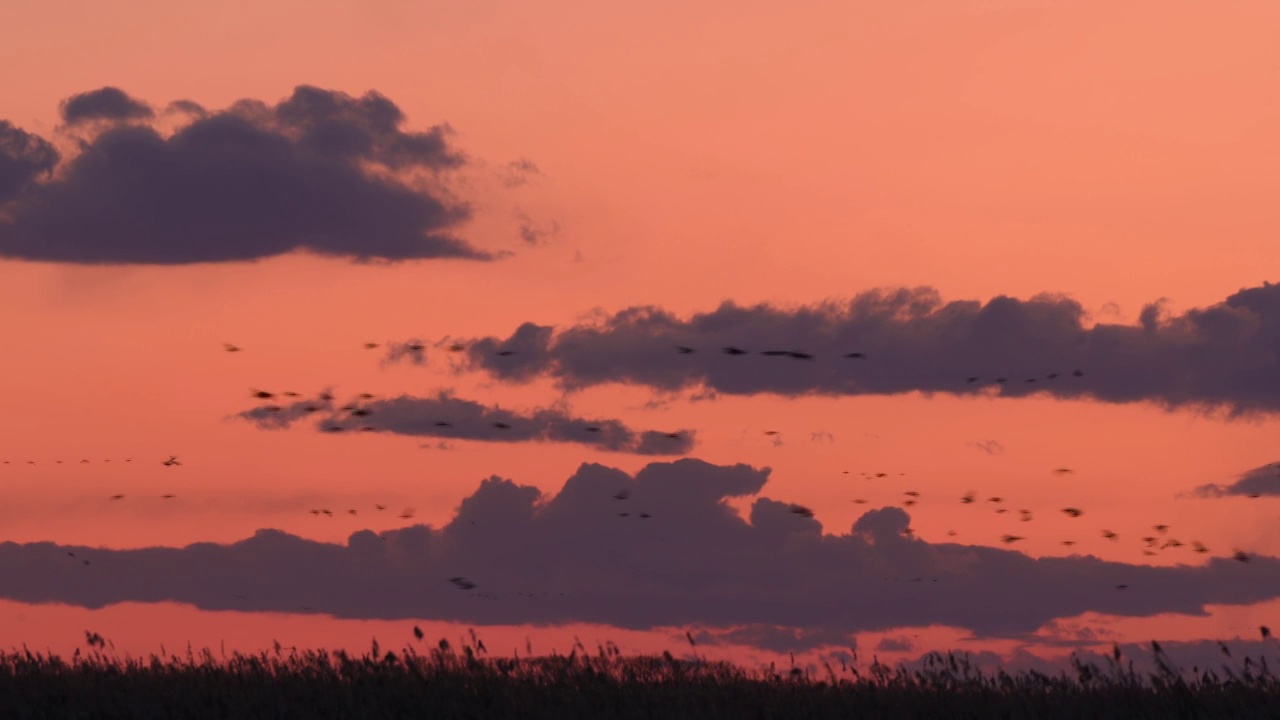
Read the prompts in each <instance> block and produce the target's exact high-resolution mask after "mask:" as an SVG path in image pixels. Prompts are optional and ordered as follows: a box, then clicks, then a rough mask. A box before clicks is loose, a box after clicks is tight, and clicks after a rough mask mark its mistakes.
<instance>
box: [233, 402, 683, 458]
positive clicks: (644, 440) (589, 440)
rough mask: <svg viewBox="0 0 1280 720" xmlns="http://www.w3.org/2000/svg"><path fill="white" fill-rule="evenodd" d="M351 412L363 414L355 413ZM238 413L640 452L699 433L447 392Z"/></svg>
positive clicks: (258, 418) (663, 450) (668, 449)
mask: <svg viewBox="0 0 1280 720" xmlns="http://www.w3.org/2000/svg"><path fill="white" fill-rule="evenodd" d="M343 408H350V409H343ZM352 411H355V412H356V413H360V414H354V415H353V414H352ZM239 417H241V418H243V419H245V420H249V421H252V422H254V423H256V424H257V425H258V426H259V427H263V428H269V429H277V428H286V427H289V426H290V425H292V424H293V423H295V422H297V421H299V420H302V419H304V418H308V417H314V418H315V419H316V421H317V422H316V427H317V429H320V430H331V429H333V428H341V429H342V431H361V430H363V429H364V428H370V429H371V430H376V431H382V432H390V433H395V434H397V435H412V436H417V437H438V438H446V439H453V440H479V441H482V442H573V443H579V444H581V445H587V446H589V447H594V448H597V449H599V450H606V451H609V452H625V453H635V454H637V455H685V454H687V453H689V452H690V451H691V450H693V447H694V443H695V436H696V432H695V431H693V430H688V429H680V430H646V431H643V432H640V431H636V430H632V429H630V428H628V427H627V426H626V425H625V424H624V423H622V422H621V421H619V420H613V419H603V420H602V419H586V418H579V417H574V416H572V415H570V414H569V413H567V412H565V411H563V410H557V409H540V410H535V411H533V412H531V413H519V412H515V411H513V410H504V409H502V408H500V407H490V406H487V405H483V404H481V403H478V402H475V401H473V400H465V399H462V398H457V397H453V396H451V395H450V394H449V393H446V392H441V393H439V394H438V395H436V396H435V397H431V398H415V397H410V396H407V395H402V396H400V397H397V398H389V399H384V400H363V401H362V400H356V401H353V402H352V403H349V404H346V405H344V406H343V407H337V406H335V405H334V404H333V403H331V402H329V401H324V400H302V401H298V402H295V403H291V404H289V405H283V406H281V405H267V406H259V407H256V408H252V409H250V410H246V411H244V412H242V413H240V414H239ZM442 423H443V424H442ZM331 431H332V430H331ZM672 435H674V437H672Z"/></svg>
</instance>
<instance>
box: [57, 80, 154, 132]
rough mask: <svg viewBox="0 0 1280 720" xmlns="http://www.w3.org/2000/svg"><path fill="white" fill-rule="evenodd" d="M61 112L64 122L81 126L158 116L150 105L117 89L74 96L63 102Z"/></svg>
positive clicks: (106, 89) (105, 88)
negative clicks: (98, 122) (97, 121)
mask: <svg viewBox="0 0 1280 720" xmlns="http://www.w3.org/2000/svg"><path fill="white" fill-rule="evenodd" d="M61 111H62V120H63V122H65V123H67V124H68V125H79V124H81V123H85V122H90V121H93V120H105V121H108V122H121V121H126V120H146V119H149V118H153V117H155V115H156V113H155V111H154V110H152V109H151V106H150V105H148V104H146V103H145V102H143V101H141V100H137V99H135V98H131V97H129V95H128V94H126V93H125V92H124V91H123V90H121V89H120V88H117V87H104V88H100V89H98V90H90V91H89V92H83V93H79V94H78V95H72V96H71V97H69V98H67V99H66V100H63V101H62V106H61Z"/></svg>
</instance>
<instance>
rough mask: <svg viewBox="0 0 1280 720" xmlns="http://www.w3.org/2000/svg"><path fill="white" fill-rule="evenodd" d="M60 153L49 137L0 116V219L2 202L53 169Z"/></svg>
mask: <svg viewBox="0 0 1280 720" xmlns="http://www.w3.org/2000/svg"><path fill="white" fill-rule="evenodd" d="M60 157H61V156H60V155H59V154H58V151H57V150H56V149H54V147H53V145H51V144H50V143H49V142H48V141H46V140H44V139H43V138H41V137H38V136H36V135H32V134H30V133H28V132H25V131H23V130H21V129H19V128H16V127H14V126H13V125H12V124H10V123H9V122H8V121H6V120H0V223H3V222H4V213H3V210H4V204H5V203H6V202H7V201H8V200H10V199H11V198H14V197H17V196H18V195H19V194H21V193H22V192H23V191H24V190H26V189H27V188H28V187H29V186H30V185H31V184H33V183H34V182H35V181H36V178H38V177H40V176H41V175H47V174H49V173H51V172H53V169H54V167H56V166H57V164H58V160H59V158H60Z"/></svg>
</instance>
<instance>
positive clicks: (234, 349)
mask: <svg viewBox="0 0 1280 720" xmlns="http://www.w3.org/2000/svg"><path fill="white" fill-rule="evenodd" d="M222 349H223V350H226V351H227V352H240V348H238V347H236V346H235V345H232V344H231V343H226V342H224V343H222Z"/></svg>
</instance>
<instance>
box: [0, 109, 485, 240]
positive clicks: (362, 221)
mask: <svg viewBox="0 0 1280 720" xmlns="http://www.w3.org/2000/svg"><path fill="white" fill-rule="evenodd" d="M169 109H170V110H171V111H175V112H178V113H181V114H182V115H183V116H185V118H186V119H187V120H188V121H189V122H188V123H187V124H186V125H183V126H181V127H179V128H178V129H177V130H176V131H174V132H173V133H172V134H171V135H168V136H162V135H161V134H160V132H159V131H158V130H157V129H156V128H155V127H152V126H151V125H150V124H148V123H147V122H145V121H147V120H151V119H153V118H154V115H155V113H154V111H153V110H151V108H150V107H149V106H148V105H147V104H146V103H144V102H142V101H140V100H137V99H134V98H131V97H129V96H128V95H127V94H125V93H124V92H123V91H121V90H119V89H118V88H113V87H106V88H102V89H99V90H94V91H91V92H87V93H82V94H79V95H75V96H73V97H71V98H69V99H67V100H66V101H65V102H64V103H63V105H62V113H63V117H64V119H65V120H66V121H67V123H68V125H70V126H79V125H82V124H85V123H88V122H89V121H97V122H96V123H94V124H93V125H92V127H93V128H96V129H97V132H96V134H91V135H90V136H89V137H87V138H85V139H82V140H81V150H80V152H79V154H77V155H76V156H74V157H73V158H71V159H69V160H67V161H66V162H65V163H64V164H63V165H62V166H61V167H59V168H58V172H57V173H56V174H55V175H54V177H53V178H52V179H50V180H48V181H46V182H33V180H34V178H36V177H37V176H39V175H40V174H41V173H44V172H47V171H48V170H49V168H50V167H51V162H50V158H51V157H52V158H53V162H56V155H53V156H50V154H49V150H50V149H51V148H49V147H48V145H47V143H44V141H42V140H39V139H38V138H37V139H34V140H32V139H30V136H27V135H26V134H25V133H22V131H19V130H16V129H14V128H13V127H12V126H11V125H9V124H8V123H5V124H4V125H3V126H0V257H9V258H15V259H25V260H42V261H57V262H70V263H138V264H160V265H168V264H184V263H199V262H219V261H232V260H252V259H257V258H265V257H270V256H275V255H280V254H283V253H288V252H291V251H295V250H305V251H309V252H313V253H318V254H322V255H332V256H340V257H349V258H354V259H357V260H361V261H373V260H381V261H393V260H405V259H414V258H468V259H491V258H492V257H494V256H493V255H491V254H489V253H486V252H483V251H480V250H477V249H475V248H473V247H471V246H470V245H468V244H467V243H465V242H464V241H462V240H459V239H457V238H456V237H454V236H453V235H451V234H450V233H451V231H452V230H453V229H454V228H456V226H458V225H459V224H460V223H462V222H463V221H465V220H467V219H468V217H469V215H470V210H469V208H468V207H467V205H465V204H464V203H462V202H459V201H456V200H454V199H452V198H451V196H450V194H449V192H448V190H447V188H446V187H445V184H444V182H445V175H444V173H445V172H447V171H449V170H452V169H454V168H457V167H459V166H461V165H462V164H463V163H464V158H463V156H462V155H461V154H459V153H458V152H457V151H455V150H454V149H453V148H452V147H450V145H449V144H448V142H447V140H446V139H447V136H448V134H449V128H448V126H446V125H437V126H435V127H432V128H430V129H429V130H427V131H425V132H411V131H405V130H402V129H401V125H402V124H403V123H404V115H403V113H402V112H401V111H400V109H399V108H398V107H396V105H395V104H394V103H392V102H391V101H390V100H388V99H387V98H385V97H383V96H382V95H379V94H378V93H376V92H369V93H366V94H365V95H364V96H362V97H359V98H354V97H351V96H350V95H346V94H344V93H341V92H337V91H330V90H324V89H321V88H316V87H310V86H306V85H302V86H298V87H297V88H295V89H294V91H293V94H292V95H291V96H290V97H288V98H286V99H285V100H283V101H281V102H279V103H277V104H275V105H268V104H266V103H263V102H260V101H257V100H240V101H238V102H236V103H234V104H233V105H232V106H231V107H229V108H227V109H225V110H220V111H217V112H207V111H205V110H204V109H203V108H201V107H200V106H199V105H197V104H195V103H193V102H190V101H177V102H175V103H172V104H170V106H169ZM126 120H128V121H133V122H127V123H126V122H122V121H126Z"/></svg>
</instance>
